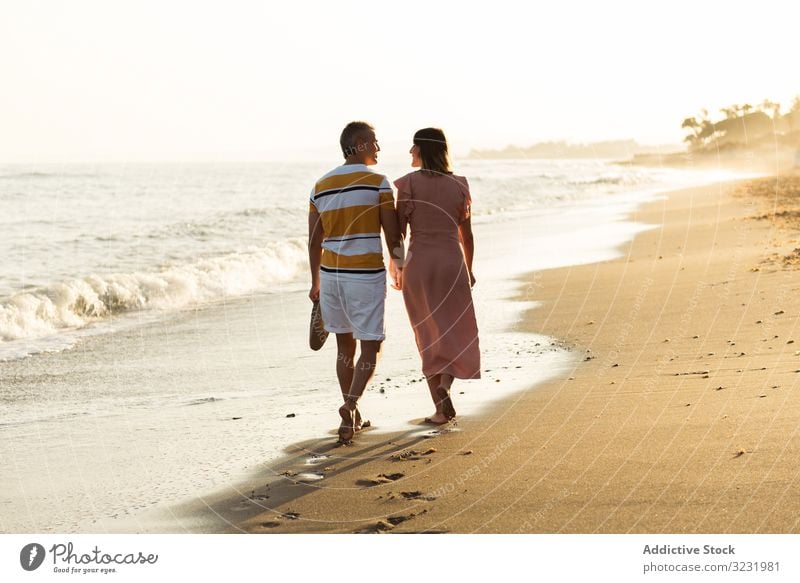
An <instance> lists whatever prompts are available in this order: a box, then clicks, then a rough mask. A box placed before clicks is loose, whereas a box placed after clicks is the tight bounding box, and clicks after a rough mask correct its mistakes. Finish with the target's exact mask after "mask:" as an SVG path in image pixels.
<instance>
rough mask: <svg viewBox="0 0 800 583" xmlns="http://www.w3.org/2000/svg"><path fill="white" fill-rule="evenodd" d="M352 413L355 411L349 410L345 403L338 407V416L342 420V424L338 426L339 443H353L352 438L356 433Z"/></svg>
mask: <svg viewBox="0 0 800 583" xmlns="http://www.w3.org/2000/svg"><path fill="white" fill-rule="evenodd" d="M354 413H355V409H350V407H348V406H347V403H345V404H344V405H342V406H341V407H339V416H340V417H341V418H342V423H341V425H339V442H340V443H350V442H351V441H353V436H354V435H355V433H356V428H355V415H354Z"/></svg>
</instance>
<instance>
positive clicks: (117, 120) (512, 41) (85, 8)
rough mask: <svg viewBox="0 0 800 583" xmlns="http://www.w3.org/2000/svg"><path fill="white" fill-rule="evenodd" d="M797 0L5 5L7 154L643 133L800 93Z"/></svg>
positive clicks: (107, 154) (497, 142)
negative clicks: (345, 138) (435, 132)
mask: <svg viewBox="0 0 800 583" xmlns="http://www.w3.org/2000/svg"><path fill="white" fill-rule="evenodd" d="M794 10H795V9H794V8H793V2H790V1H782V2H776V1H771V0H762V1H759V2H757V3H756V2H740V1H735V0H734V1H728V2H710V1H709V2H700V1H698V0H694V1H693V2H685V1H683V0H671V1H669V2H662V1H658V0H654V1H648V2H641V1H638V2H633V1H631V2H629V1H616V0H604V1H603V2H596V1H594V2H589V1H586V2H577V1H573V0H558V1H555V0H553V1H549V2H511V1H506V0H492V1H491V2H487V1H483V2H468V1H463V2H436V1H433V0H426V1H417V0H403V1H402V2H377V1H374V2H371V3H370V2H353V1H340V0H337V1H330V0H329V1H326V2H325V1H316V0H309V1H307V2H299V1H298V2H290V1H288V0H286V1H282V2H265V1H261V2H256V1H241V0H225V1H224V2H223V1H217V2H204V1H202V0H194V1H191V2H184V1H182V0H158V1H152V0H135V1H134V0H58V1H57V0H3V1H2V3H0V83H2V86H1V87H2V89H1V90H0V163H2V162H31V163H36V162H76V161H85V162H102V161H122V162H127V161H214V160H218V161H233V160H270V159H275V160H294V159H296V160H306V159H308V160H310V159H315V160H316V159H320V158H324V157H328V156H334V157H338V156H339V152H338V136H339V133H340V132H341V129H342V127H343V126H344V125H345V124H346V123H347V122H348V121H351V120H354V119H363V120H366V121H369V122H371V123H372V124H373V125H374V126H375V127H376V129H377V134H378V138H379V140H380V142H381V145H382V148H383V150H384V154H388V156H389V157H390V158H391V157H393V156H396V155H400V154H405V153H406V151H407V149H408V146H409V144H410V140H411V137H412V135H413V133H414V131H416V130H417V129H419V128H421V127H426V126H437V127H441V128H443V129H444V130H445V132H446V133H447V135H448V138H449V141H450V143H451V148H452V149H453V151H454V152H455V153H456V154H457V155H459V154H461V155H463V154H466V153H467V152H468V151H469V150H470V149H471V148H482V147H503V146H505V145H507V144H516V145H529V144H533V143H535V142H539V141H546V140H562V139H563V140H568V141H573V142H586V141H597V140H605V139H628V138H633V139H636V140H637V141H639V142H640V143H645V144H661V143H673V144H679V143H680V142H681V140H682V138H683V135H684V134H683V132H682V131H681V129H680V123H681V121H682V120H683V119H684V118H685V117H688V116H691V115H695V114H696V113H697V112H698V111H699V110H700V109H701V108H707V109H708V110H709V111H710V112H712V115H713V114H714V112H716V111H718V110H719V108H721V107H724V106H727V105H730V104H732V103H744V102H750V103H759V102H761V101H763V100H764V99H765V98H769V99H772V100H777V101H779V102H781V103H783V104H784V105H788V104H789V103H790V101H791V99H792V98H793V97H794V96H795V95H797V94H800V77H799V76H798V75H797V74H796V72H797V61H798V57H797V54H798V50H797V45H796V37H797V32H796V28H797V27H796V19H795V18H794Z"/></svg>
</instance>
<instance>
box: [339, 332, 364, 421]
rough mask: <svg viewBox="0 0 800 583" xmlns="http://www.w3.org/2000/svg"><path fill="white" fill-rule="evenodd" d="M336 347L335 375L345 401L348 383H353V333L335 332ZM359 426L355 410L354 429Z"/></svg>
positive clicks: (348, 390)
mask: <svg viewBox="0 0 800 583" xmlns="http://www.w3.org/2000/svg"><path fill="white" fill-rule="evenodd" d="M336 347H337V349H338V353H337V355H336V377H337V378H338V379H339V389H340V390H341V391H342V399H343V400H345V401H346V400H347V395H348V394H349V393H350V385H352V384H353V371H354V370H355V365H356V339H355V338H353V334H352V333H350V332H348V333H346V334H337V335H336ZM367 425H369V422H367ZM361 426H362V420H361V413H360V412H359V411H358V410H356V418H355V428H356V431H358V430H359V429H361Z"/></svg>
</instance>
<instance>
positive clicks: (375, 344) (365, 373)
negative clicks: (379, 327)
mask: <svg viewBox="0 0 800 583" xmlns="http://www.w3.org/2000/svg"><path fill="white" fill-rule="evenodd" d="M381 342H382V341H381V340H361V355H360V356H359V357H358V362H357V363H356V368H355V371H354V372H355V374H353V382H352V384H351V385H350V394H349V395H348V396H349V400H351V401H352V400H355V401H358V399H360V398H361V395H363V394H364V390H365V389H366V388H367V385H368V384H369V381H370V380H372V377H373V375H374V374H375V367H376V365H377V364H378V355H379V354H380V352H381Z"/></svg>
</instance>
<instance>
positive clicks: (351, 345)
mask: <svg viewBox="0 0 800 583" xmlns="http://www.w3.org/2000/svg"><path fill="white" fill-rule="evenodd" d="M336 347H337V348H338V354H337V355H336V377H337V378H338V379H339V388H340V389H341V390H342V399H347V395H348V394H349V393H350V385H352V384H353V368H354V367H355V364H356V339H355V338H353V334H352V333H351V332H347V333H346V334H337V335H336Z"/></svg>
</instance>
